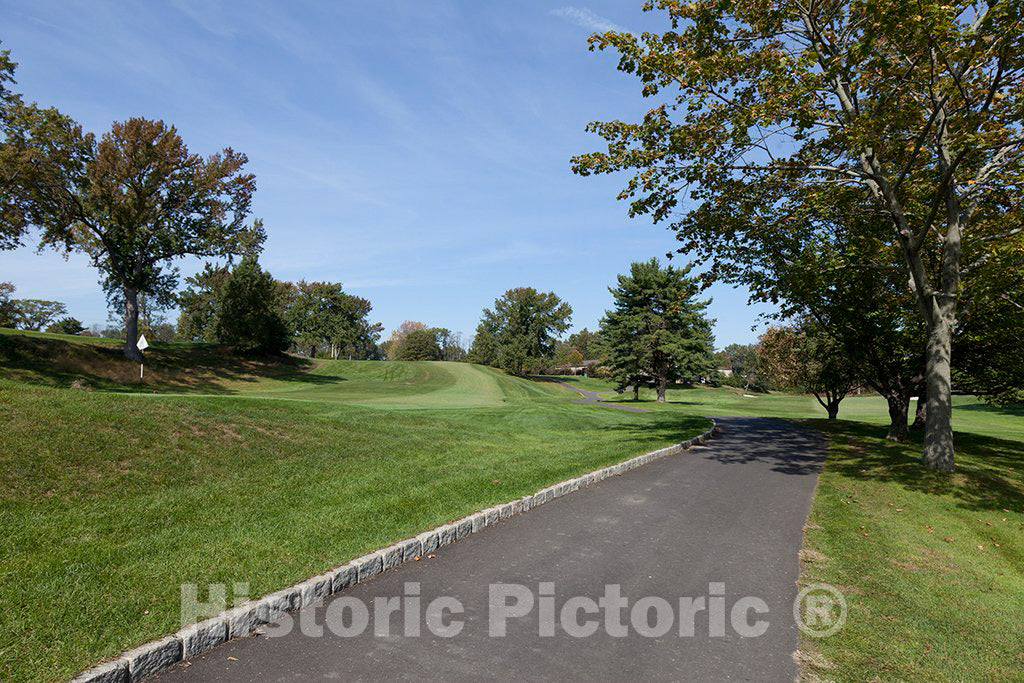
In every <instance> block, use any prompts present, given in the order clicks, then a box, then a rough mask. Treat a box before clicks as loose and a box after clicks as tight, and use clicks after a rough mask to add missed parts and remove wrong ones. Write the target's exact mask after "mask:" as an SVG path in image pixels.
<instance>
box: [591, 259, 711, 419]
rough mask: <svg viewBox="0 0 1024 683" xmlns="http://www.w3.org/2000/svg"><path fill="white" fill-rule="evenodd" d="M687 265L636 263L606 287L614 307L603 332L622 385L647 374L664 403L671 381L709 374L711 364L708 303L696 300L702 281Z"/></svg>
mask: <svg viewBox="0 0 1024 683" xmlns="http://www.w3.org/2000/svg"><path fill="white" fill-rule="evenodd" d="M691 269H692V265H691V266H687V267H685V268H674V267H673V266H668V267H666V268H662V267H661V264H659V263H658V260H657V259H651V260H650V261H647V262H644V263H634V264H632V266H631V267H630V270H629V275H619V277H618V285H617V286H616V287H613V288H610V291H611V293H612V296H614V297H615V308H614V309H613V310H611V311H608V312H607V313H606V314H605V318H604V320H603V321H602V326H601V332H602V334H603V335H604V336H606V337H607V339H608V345H609V348H610V349H611V362H612V367H613V369H614V372H615V375H616V378H617V379H618V380H619V384H620V386H625V385H626V384H632V385H633V386H634V387H636V385H637V382H638V380H639V378H640V377H641V376H646V377H647V378H649V379H650V380H651V381H652V382H653V384H654V387H655V389H656V390H657V392H658V401H662V402H664V401H665V390H666V388H667V386H668V383H669V382H673V381H676V380H679V379H683V380H692V379H696V378H698V377H701V376H704V375H707V374H708V373H709V372H710V371H711V369H712V367H713V366H714V362H713V359H712V352H713V345H712V335H711V321H710V320H708V318H707V317H706V316H705V311H706V310H707V307H708V303H709V302H708V301H701V300H698V299H697V295H698V293H699V292H700V283H699V282H698V280H697V279H696V278H692V277H690V276H689V272H690V270H691Z"/></svg>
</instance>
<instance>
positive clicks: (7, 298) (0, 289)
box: [0, 282, 18, 327]
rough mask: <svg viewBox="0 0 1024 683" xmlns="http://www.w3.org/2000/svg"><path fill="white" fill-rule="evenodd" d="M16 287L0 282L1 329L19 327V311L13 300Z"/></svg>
mask: <svg viewBox="0 0 1024 683" xmlns="http://www.w3.org/2000/svg"><path fill="white" fill-rule="evenodd" d="M14 291H15V287H14V285H12V284H11V283H10V282H0V327H15V326H16V325H17V320H18V318H17V314H18V309H17V308H16V307H15V305H14V301H13V300H12V299H11V295H12V294H14Z"/></svg>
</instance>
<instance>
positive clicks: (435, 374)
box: [236, 360, 551, 410]
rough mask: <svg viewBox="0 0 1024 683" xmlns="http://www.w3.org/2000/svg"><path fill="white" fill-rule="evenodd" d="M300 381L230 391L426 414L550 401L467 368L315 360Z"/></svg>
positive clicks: (535, 390)
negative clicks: (533, 399)
mask: <svg viewBox="0 0 1024 683" xmlns="http://www.w3.org/2000/svg"><path fill="white" fill-rule="evenodd" d="M304 375H305V377H304V379H305V381H302V382H295V381H293V380H290V379H265V380H259V381H256V382H250V383H242V384H239V385H238V386H237V387H236V388H237V391H238V393H239V394H240V395H244V396H260V397H265V398H289V399H297V400H312V401H330V402H340V403H355V404H360V405H368V406H380V407H388V408H403V409H431V410H447V409H453V408H479V407H485V406H499V405H501V404H503V403H506V402H507V401H508V400H509V398H510V397H511V398H527V397H529V396H543V395H549V396H550V395H551V392H550V391H549V390H547V388H546V387H537V386H535V385H532V384H529V383H523V382H522V381H521V380H516V379H513V378H510V377H507V376H504V375H501V374H499V373H497V372H494V371H493V370H490V369H488V368H484V367H481V366H479V365H471V364H469V363H444V362H433V361H418V362H402V363H394V362H383V361H379V362H375V361H343V360H338V361H329V360H327V361H325V360H319V361H313V362H312V367H311V368H310V369H309V370H308V371H306V372H305V373H304Z"/></svg>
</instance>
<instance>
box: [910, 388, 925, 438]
mask: <svg viewBox="0 0 1024 683" xmlns="http://www.w3.org/2000/svg"><path fill="white" fill-rule="evenodd" d="M927 413H928V393H927V392H925V391H922V392H921V393H920V394H918V395H917V410H916V411H915V412H914V424H912V425H910V428H911V429H912V430H920V429H924V423H925V415H926V414H927Z"/></svg>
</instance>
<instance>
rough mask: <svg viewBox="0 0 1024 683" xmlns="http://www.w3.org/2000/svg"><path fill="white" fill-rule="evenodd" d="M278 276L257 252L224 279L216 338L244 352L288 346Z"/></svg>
mask: <svg viewBox="0 0 1024 683" xmlns="http://www.w3.org/2000/svg"><path fill="white" fill-rule="evenodd" d="M276 291H277V288H276V287H275V283H274V278H273V277H271V275H270V273H268V272H266V271H265V270H263V269H262V268H260V265H259V263H258V262H257V261H256V257H255V256H252V255H250V256H245V257H244V258H243V259H242V260H241V262H240V263H239V264H238V265H237V266H236V267H235V268H234V270H232V271H231V276H230V277H229V278H228V279H227V281H226V282H225V283H224V289H223V294H222V297H221V302H220V310H219V314H218V316H217V321H216V323H215V330H216V339H217V341H218V342H219V343H221V344H227V345H229V346H231V347H233V348H234V349H235V350H237V351H239V352H241V353H256V354H273V353H281V352H283V351H285V350H287V349H288V346H289V344H290V343H291V339H290V337H289V334H288V328H287V327H286V326H285V324H284V321H283V320H282V319H281V315H280V313H279V312H278V310H277V307H276V306H275V301H274V295H275V292H276Z"/></svg>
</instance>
